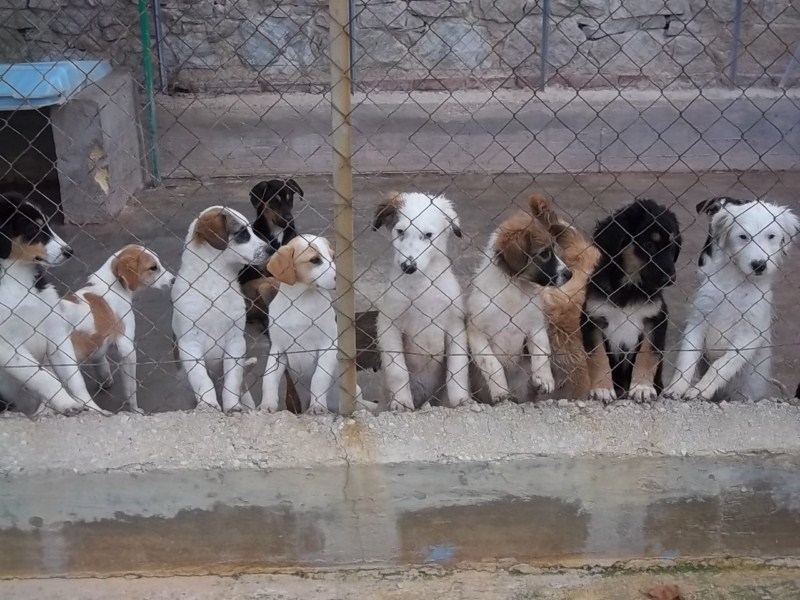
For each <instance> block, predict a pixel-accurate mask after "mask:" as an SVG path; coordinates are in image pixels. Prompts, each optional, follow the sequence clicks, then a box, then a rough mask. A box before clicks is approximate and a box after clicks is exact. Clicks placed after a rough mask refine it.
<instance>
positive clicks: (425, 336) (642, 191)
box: [0, 0, 800, 414]
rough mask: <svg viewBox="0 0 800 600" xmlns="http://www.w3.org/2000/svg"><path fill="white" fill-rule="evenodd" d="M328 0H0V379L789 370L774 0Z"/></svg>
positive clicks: (424, 383)
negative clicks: (351, 346)
mask: <svg viewBox="0 0 800 600" xmlns="http://www.w3.org/2000/svg"><path fill="white" fill-rule="evenodd" d="M331 5H332V6H333V5H335V8H336V9H338V10H339V14H340V15H344V16H343V17H342V18H341V22H340V23H338V25H340V26H341V27H339V26H337V22H336V21H334V22H333V23H332V21H331V18H330V15H331V14H336V13H335V11H331V10H329V9H330V7H329V5H328V3H320V2H317V1H316V0H314V1H312V0H288V1H269V0H259V1H257V2H256V1H253V0H215V1H201V2H184V1H180V0H161V1H155V2H146V1H144V0H140V1H138V2H97V1H95V0H36V1H34V0H28V1H27V2H13V1H12V2H0V16H2V19H0V27H1V28H2V30H3V33H2V35H0V40H2V41H0V61H2V62H3V63H5V64H3V65H0V109H2V112H0V140H1V141H2V143H0V157H2V160H1V161H0V193H2V195H3V198H2V206H0V260H2V274H0V277H2V279H0V396H2V402H0V407H2V408H3V409H13V410H9V411H8V412H14V411H17V412H23V413H27V414H38V413H39V412H41V411H43V410H45V409H46V407H49V408H52V409H54V410H55V411H56V412H60V413H66V414H72V413H75V412H78V411H80V410H83V409H86V408H89V409H93V410H102V411H104V412H108V413H109V414H110V413H115V412H118V411H121V410H137V411H142V412H160V411H168V410H189V409H192V408H195V407H197V408H206V409H212V410H220V409H222V410H224V411H234V410H251V409H255V408H259V407H260V408H262V409H265V410H270V411H274V410H283V409H289V410H292V411H294V412H301V411H302V412H311V413H323V412H328V411H333V412H336V411H338V410H339V408H340V400H341V399H342V398H340V396H341V395H342V394H344V395H345V396H346V392H347V391H350V392H354V393H355V395H356V399H357V403H356V405H355V408H357V409H366V410H370V411H381V410H386V409H390V410H408V409H414V408H419V407H420V406H423V405H425V404H427V403H433V404H443V405H446V406H452V405H461V404H469V403H472V402H474V401H478V402H480V403H484V404H492V403H496V402H499V401H504V400H513V401H517V402H526V401H530V400H535V399H540V400H541V399H557V398H570V399H575V400H580V401H585V400H587V399H592V400H599V401H604V402H611V401H613V400H615V399H618V398H624V397H627V398H630V399H632V400H635V401H648V402H651V401H655V400H656V399H657V398H658V397H659V396H662V397H663V396H672V397H677V398H684V399H699V398H702V399H706V400H721V399H731V400H732V399H744V400H750V401H752V400H757V399H759V398H761V397H765V396H784V397H785V396H788V394H787V392H786V390H785V387H786V386H791V391H793V390H794V384H796V381H794V379H796V375H795V372H796V368H797V366H798V365H800V352H798V345H797V342H796V339H797V333H798V331H797V326H796V325H795V322H794V321H793V320H792V318H793V315H792V311H793V310H794V306H793V300H794V295H795V290H796V289H797V285H798V283H800V280H798V276H797V275H796V274H795V273H794V272H793V270H792V269H790V268H787V265H789V264H791V263H787V262H786V261H785V257H786V255H787V254H788V253H789V250H790V248H791V245H792V243H793V239H794V237H795V236H796V234H797V229H798V224H797V220H796V218H795V217H794V215H793V214H792V210H796V209H797V195H796V190H797V189H798V184H800V175H798V156H800V154H798V151H799V150H800V130H798V123H800V102H798V99H799V98H800V94H799V93H798V88H797V82H798V72H797V69H796V63H797V61H798V58H800V45H798V40H800V35H798V34H800V7H798V5H797V3H795V2H792V1H790V0H760V1H746V0H738V1H737V0H637V1H636V2H621V1H620V0H591V1H582V0H542V1H541V2H538V1H528V0H526V1H516V0H515V1H506V0H479V1H476V2H466V1H464V0H385V1H380V2H371V1H369V2H368V1H363V0H358V1H351V2H350V3H347V2H339V0H331ZM348 33H349V35H348ZM334 50H335V51H334ZM332 65H333V67H332ZM351 102H352V110H351V108H350V106H351ZM332 115H333V118H332ZM332 123H333V126H332ZM351 178H352V192H351V191H350V190H349V189H348V181H350V180H351ZM351 201H352V207H353V208H354V211H353V213H350V212H349V207H350V206H351V204H350V202H351ZM348 215H350V216H348ZM348 250H352V254H351V255H348V252H347V251H348ZM67 259H68V260H67ZM350 260H352V261H354V267H355V269H354V271H353V273H352V274H351V273H350V272H349V270H348V264H350V263H349V261H350ZM62 263H63V265H62ZM343 268H344V270H343ZM337 270H338V273H337ZM173 281H174V283H173ZM351 281H352V287H351V286H350V282H351ZM150 288H152V289H150ZM350 290H352V291H354V293H355V296H354V299H351V300H348V298H349V296H348V292H349V291H350ZM353 303H354V304H355V311H353V310H352V305H353ZM775 319H778V322H779V323H780V326H779V327H777V328H773V321H774V320H775ZM351 320H352V323H353V327H350V323H351ZM773 329H774V331H773ZM353 331H354V332H355V357H353V356H349V358H354V360H355V363H356V365H357V367H358V374H357V384H358V386H357V389H353V387H352V380H351V379H349V380H347V381H345V379H344V378H343V376H342V374H343V373H344V372H347V371H346V369H345V370H342V368H343V366H346V365H347V364H349V362H348V360H347V358H348V355H349V351H348V350H347V348H346V347H340V345H339V341H340V340H344V339H347V340H349V341H348V343H352V334H353ZM347 336H350V337H347ZM109 359H110V362H109ZM340 383H341V390H340ZM349 408H351V407H349V406H348V410H349Z"/></svg>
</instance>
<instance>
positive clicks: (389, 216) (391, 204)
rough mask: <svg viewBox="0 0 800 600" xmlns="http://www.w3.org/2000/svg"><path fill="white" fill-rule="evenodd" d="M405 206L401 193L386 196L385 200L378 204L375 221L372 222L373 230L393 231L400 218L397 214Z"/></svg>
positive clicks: (391, 193) (390, 193)
mask: <svg viewBox="0 0 800 600" xmlns="http://www.w3.org/2000/svg"><path fill="white" fill-rule="evenodd" d="M402 205H403V194H402V193H400V192H389V193H388V194H386V196H384V199H383V200H382V201H381V202H380V204H378V208H377V209H376V210H375V219H374V220H373V221H372V228H373V229H380V228H381V227H384V226H385V227H387V228H389V229H391V228H392V227H394V226H395V224H397V219H398V218H399V217H398V215H397V212H398V211H399V209H400V207H401V206H402Z"/></svg>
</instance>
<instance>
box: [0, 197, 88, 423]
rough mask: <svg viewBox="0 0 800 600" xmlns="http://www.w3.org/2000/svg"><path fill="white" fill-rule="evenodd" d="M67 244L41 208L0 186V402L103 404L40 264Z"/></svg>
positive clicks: (63, 256)
mask: <svg viewBox="0 0 800 600" xmlns="http://www.w3.org/2000/svg"><path fill="white" fill-rule="evenodd" d="M70 256H72V249H71V248H70V247H69V246H68V245H67V244H66V242H64V240H62V239H61V238H60V237H58V235H56V233H55V232H54V231H53V230H52V229H50V226H49V225H48V223H47V220H46V219H45V217H44V215H43V214H42V213H41V211H40V210H39V209H38V208H37V207H36V206H34V205H33V204H31V203H30V202H26V201H25V200H24V199H23V198H21V197H18V196H16V195H8V196H4V195H2V194H0V395H2V403H3V404H4V405H14V406H16V407H17V408H19V409H21V410H26V411H27V408H29V407H27V406H25V404H29V402H28V400H31V401H32V403H33V406H30V409H37V408H38V410H36V412H37V413H40V412H42V411H43V410H45V409H46V408H48V407H49V408H52V409H53V410H55V411H57V412H60V413H64V414H74V413H78V412H80V411H82V410H86V409H92V410H96V411H98V412H103V411H101V410H100V408H99V407H98V406H97V404H95V402H94V401H93V400H92V398H91V396H89V392H88V391H87V389H86V383H85V382H84V380H83V376H82V375H81V372H80V370H79V369H78V364H77V360H76V359H75V350H74V348H73V346H72V341H71V339H70V334H71V333H72V331H73V324H72V323H71V322H70V320H69V318H68V316H67V315H65V314H64V311H63V310H62V306H61V298H60V297H59V295H58V292H57V291H56V289H55V288H54V287H53V286H52V285H50V284H48V283H46V282H45V281H44V278H43V271H42V268H43V267H47V266H55V265H59V264H61V263H63V262H64V261H65V260H67V259H68V258H69V257H70Z"/></svg>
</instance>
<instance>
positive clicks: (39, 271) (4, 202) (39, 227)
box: [0, 192, 52, 412]
mask: <svg viewBox="0 0 800 600" xmlns="http://www.w3.org/2000/svg"><path fill="white" fill-rule="evenodd" d="M51 237H52V231H51V230H50V227H49V225H47V219H46V218H45V216H44V215H43V214H42V212H41V211H40V210H39V209H38V208H37V207H36V206H34V205H33V204H31V203H30V202H28V201H26V200H25V198H24V197H23V196H22V195H21V194H17V193H14V192H6V193H5V194H0V259H6V258H8V257H9V256H11V244H12V240H15V239H20V238H21V239H22V240H24V241H26V242H29V243H31V244H46V243H47V242H49V241H50V239H51ZM48 285H49V283H48V282H47V277H46V275H45V270H44V267H42V266H41V265H36V289H37V290H42V289H45V288H46V287H48ZM13 404H14V403H13V401H11V400H8V399H6V398H3V397H2V396H0V412H3V411H5V410H7V409H9V408H12V407H13Z"/></svg>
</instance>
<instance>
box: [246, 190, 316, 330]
mask: <svg viewBox="0 0 800 600" xmlns="http://www.w3.org/2000/svg"><path fill="white" fill-rule="evenodd" d="M295 195H297V197H299V198H302V197H303V189H302V188H301V187H300V186H299V185H298V184H297V182H296V181H295V180H294V179H286V180H284V179H270V180H269V181H262V182H260V183H257V184H256V185H255V186H253V189H252V190H250V203H251V204H252V205H253V208H255V210H256V219H255V221H254V222H253V232H254V233H255V234H256V235H257V236H258V237H259V238H261V239H262V240H263V241H265V242H267V244H269V247H270V252H269V254H270V256H271V255H272V254H273V253H274V252H275V251H276V250H277V249H278V248H280V247H281V246H283V245H284V244H286V243H288V242H290V241H291V240H292V239H293V238H295V237H297V229H295V224H294V213H293V209H294V198H295ZM268 276H269V273H268V272H267V271H266V262H265V263H264V264H263V265H248V266H246V267H245V268H244V269H242V271H241V272H240V273H239V285H241V286H242V293H243V294H244V296H245V298H246V299H247V301H248V302H247V306H248V308H247V320H248V321H261V322H262V323H263V325H264V327H265V328H266V325H267V306H268V305H269V301H270V300H271V299H272V295H273V292H274V289H273V287H272V286H271V285H270V284H269V283H268V282H265V281H264V278H265V277H268Z"/></svg>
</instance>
